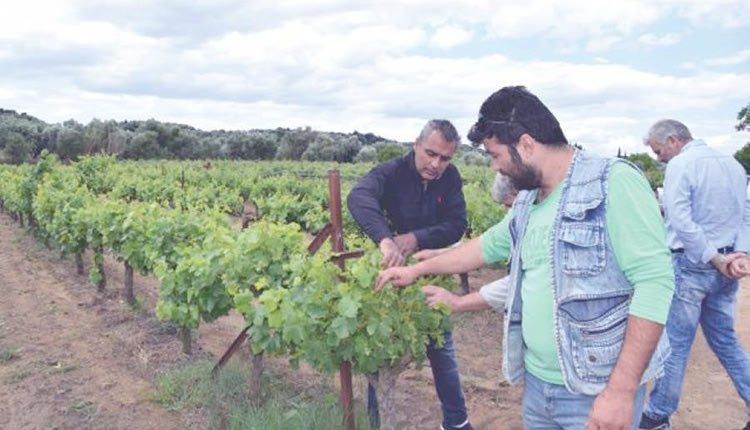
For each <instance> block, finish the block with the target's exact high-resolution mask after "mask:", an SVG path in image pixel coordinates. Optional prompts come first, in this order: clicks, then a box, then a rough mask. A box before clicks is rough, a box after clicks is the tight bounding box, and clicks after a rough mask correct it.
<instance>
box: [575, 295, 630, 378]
mask: <svg viewBox="0 0 750 430" xmlns="http://www.w3.org/2000/svg"><path fill="white" fill-rule="evenodd" d="M629 298H630V296H629V295H623V296H617V297H610V298H606V299H604V301H606V302H608V303H618V302H619V304H617V305H616V306H614V307H613V308H610V309H609V310H608V311H606V312H605V313H604V314H603V315H601V316H599V317H596V318H595V319H592V320H577V319H574V318H573V317H572V316H571V314H570V313H569V312H566V311H565V310H564V309H561V310H562V312H561V313H560V316H561V323H562V324H564V325H566V326H567V328H568V329H569V330H568V333H569V339H570V342H571V345H570V346H571V348H570V351H571V353H572V362H573V367H574V368H575V371H576V373H577V375H578V377H579V378H581V379H582V380H584V381H587V382H606V381H607V380H608V379H609V376H610V375H611V374H612V369H613V368H614V366H615V363H617V359H618V358H619V356H620V350H621V349H622V344H623V340H624V339H625V329H626V327H627V321H628V308H629V306H630V300H629ZM587 312H590V309H589V310H587Z"/></svg>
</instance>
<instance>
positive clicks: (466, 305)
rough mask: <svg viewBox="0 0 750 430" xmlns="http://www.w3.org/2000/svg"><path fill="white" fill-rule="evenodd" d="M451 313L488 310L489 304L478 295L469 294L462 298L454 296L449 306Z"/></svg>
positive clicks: (475, 293)
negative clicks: (451, 309)
mask: <svg viewBox="0 0 750 430" xmlns="http://www.w3.org/2000/svg"><path fill="white" fill-rule="evenodd" d="M451 308H453V312H472V311H484V310H487V309H490V304H489V303H487V302H486V301H485V300H484V298H483V297H482V296H481V295H480V294H479V293H478V292H474V293H470V294H466V295H463V296H456V299H455V300H454V301H453V303H452V304H451Z"/></svg>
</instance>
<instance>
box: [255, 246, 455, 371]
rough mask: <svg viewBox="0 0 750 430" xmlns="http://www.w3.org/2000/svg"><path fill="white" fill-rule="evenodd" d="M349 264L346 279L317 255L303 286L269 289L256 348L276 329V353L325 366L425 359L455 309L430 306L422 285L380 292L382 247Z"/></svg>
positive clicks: (260, 310)
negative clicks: (377, 284)
mask: <svg viewBox="0 0 750 430" xmlns="http://www.w3.org/2000/svg"><path fill="white" fill-rule="evenodd" d="M346 268H347V269H346V272H345V274H343V280H342V279H341V275H340V274H338V270H337V268H336V267H335V266H334V265H333V264H332V263H330V262H328V261H327V260H326V259H325V258H319V257H318V258H310V259H308V260H307V262H306V264H305V266H304V270H302V271H300V272H298V273H297V277H298V278H299V282H298V283H295V286H293V287H292V288H290V289H275V290H267V291H265V292H263V293H262V294H261V296H260V298H259V300H258V304H257V306H255V307H253V308H252V313H251V315H250V316H251V317H252V320H251V321H252V327H251V329H250V331H249V334H250V335H251V338H252V344H253V348H254V349H256V352H258V351H257V350H260V349H262V346H263V345H267V344H268V341H267V339H266V337H265V336H267V335H268V333H272V334H273V335H274V336H275V339H276V340H277V343H276V344H272V346H273V351H277V350H282V349H283V350H287V351H297V354H295V355H293V356H292V358H293V359H296V357H297V356H299V357H300V358H302V359H304V360H305V361H307V362H308V363H310V364H311V365H312V366H313V367H315V368H316V369H319V370H321V371H323V372H333V371H335V370H336V369H338V368H339V366H340V365H341V364H342V363H343V362H346V361H349V362H351V363H352V365H353V371H354V372H356V373H372V372H375V371H377V370H378V369H380V368H382V367H387V366H391V365H394V364H396V363H398V362H400V361H401V360H402V359H404V358H407V357H408V358H411V359H412V360H413V361H414V362H415V363H417V364H421V363H422V362H423V361H424V359H425V358H426V348H427V343H428V340H429V338H430V337H434V338H435V339H438V344H441V341H442V338H443V333H444V332H445V330H446V329H447V327H448V326H449V323H448V319H447V318H446V317H447V315H448V311H447V309H446V308H445V307H438V308H436V309H433V308H430V307H428V306H427V304H426V302H425V297H424V294H423V293H422V292H421V290H420V289H419V286H411V287H407V288H391V287H387V288H383V289H382V290H380V291H376V290H375V289H374V288H373V285H374V283H375V278H376V277H377V274H378V271H379V270H380V254H379V252H378V251H377V250H376V249H371V250H370V251H369V252H368V253H367V254H366V255H365V256H364V257H362V258H360V259H358V260H356V261H352V262H348V263H347V265H346ZM256 344H258V345H259V346H256ZM279 346H283V347H284V348H279Z"/></svg>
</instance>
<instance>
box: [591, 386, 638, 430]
mask: <svg viewBox="0 0 750 430" xmlns="http://www.w3.org/2000/svg"><path fill="white" fill-rule="evenodd" d="M634 403H635V393H633V392H632V391H628V390H622V391H616V390H613V389H610V387H605V388H604V390H603V391H602V392H601V393H599V395H598V396H596V399H594V404H593V405H591V411H590V412H589V419H588V422H587V423H586V430H628V429H630V422H631V421H632V420H633V407H634Z"/></svg>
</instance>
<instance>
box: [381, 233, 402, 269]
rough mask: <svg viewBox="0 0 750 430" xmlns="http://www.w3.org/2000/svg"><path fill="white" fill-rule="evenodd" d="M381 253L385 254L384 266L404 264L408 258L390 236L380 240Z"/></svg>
mask: <svg viewBox="0 0 750 430" xmlns="http://www.w3.org/2000/svg"><path fill="white" fill-rule="evenodd" d="M379 246H380V253H381V254H383V267H385V268H389V267H394V266H403V264H404V262H405V261H406V258H404V255H403V254H402V253H401V250H399V248H398V245H396V242H394V240H393V239H391V238H390V237H386V238H385V239H383V240H381V241H380V244H379Z"/></svg>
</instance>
